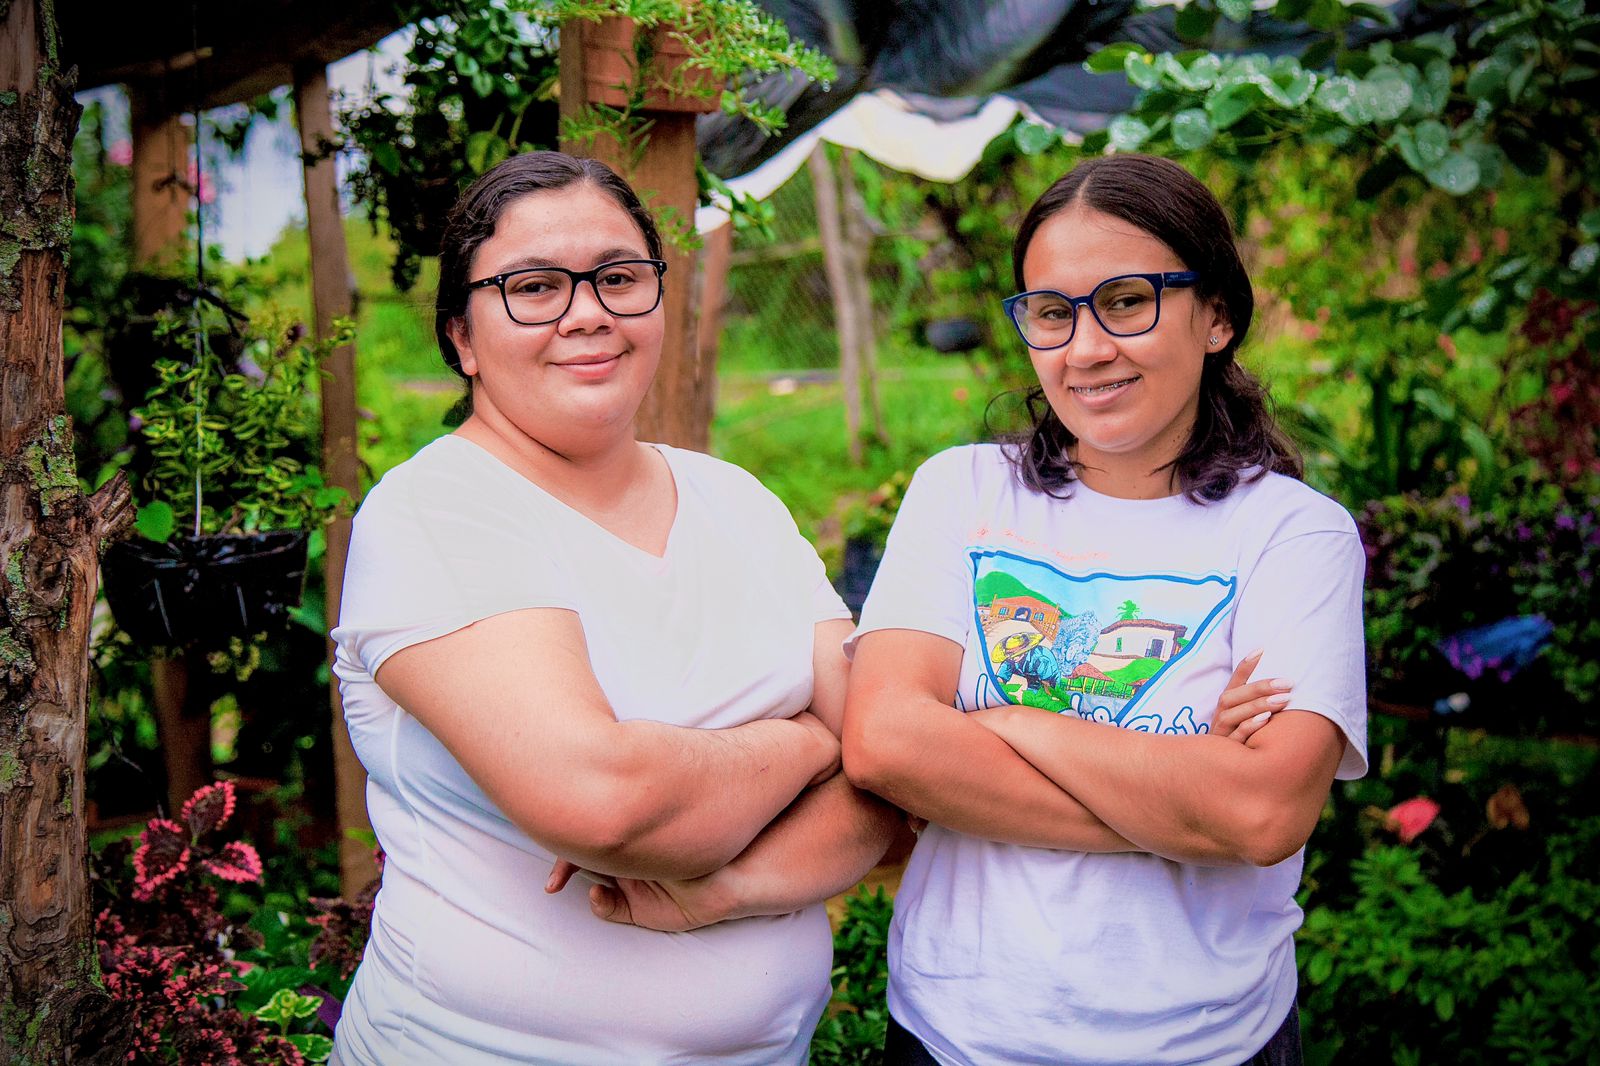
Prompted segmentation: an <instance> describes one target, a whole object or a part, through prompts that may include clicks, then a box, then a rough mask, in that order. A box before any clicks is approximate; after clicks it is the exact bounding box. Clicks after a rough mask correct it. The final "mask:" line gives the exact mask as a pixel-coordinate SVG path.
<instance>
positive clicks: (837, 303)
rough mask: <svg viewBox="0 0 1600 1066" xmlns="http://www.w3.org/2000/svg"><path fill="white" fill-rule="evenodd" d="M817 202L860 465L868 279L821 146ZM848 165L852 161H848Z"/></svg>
mask: <svg viewBox="0 0 1600 1066" xmlns="http://www.w3.org/2000/svg"><path fill="white" fill-rule="evenodd" d="M806 163H807V165H808V166H809V167H810V169H811V185H812V191H813V193H814V194H815V196H816V202H817V231H818V232H819V233H820V234H821V236H822V264H823V266H824V268H825V269H826V271H827V275H828V288H829V289H830V290H831V291H832V293H833V317H834V328H835V329H836V330H837V331H838V334H839V385H840V387H841V388H842V389H843V390H844V431H845V436H846V439H847V442H848V444H849V447H850V461H851V462H852V463H854V464H856V465H857V466H860V465H861V460H862V455H861V347H862V343H861V342H862V326H863V323H862V322H861V321H860V315H861V301H860V300H858V299H857V298H856V293H855V288H856V287H857V286H859V285H862V284H864V283H865V281H866V279H865V278H862V277H859V276H856V275H855V273H854V269H855V264H856V260H857V258H858V257H857V255H856V254H855V253H854V252H853V251H852V250H851V249H850V247H849V242H848V241H847V240H846V235H845V228H844V223H843V220H842V219H841V217H840V209H839V186H838V182H837V179H836V178H835V177H834V174H833V166H832V164H831V163H829V162H828V146H827V145H825V144H823V143H822V142H821V141H819V142H817V146H816V147H815V148H813V149H812V150H811V156H810V158H808V159H807V160H806ZM846 163H847V164H848V160H847V161H846Z"/></svg>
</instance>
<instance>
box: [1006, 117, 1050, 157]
mask: <svg viewBox="0 0 1600 1066" xmlns="http://www.w3.org/2000/svg"><path fill="white" fill-rule="evenodd" d="M1014 136H1015V137H1016V141H1017V151H1019V152H1021V153H1022V154H1023V155H1038V154H1039V153H1040V152H1047V151H1049V150H1050V149H1051V148H1052V147H1054V146H1055V145H1057V144H1059V143H1060V141H1061V135H1060V134H1059V133H1057V132H1056V131H1055V128H1054V127H1052V126H1046V125H1045V124H1044V123H1042V122H1024V123H1023V124H1022V125H1020V126H1018V127H1017V130H1016V133H1015V134H1014Z"/></svg>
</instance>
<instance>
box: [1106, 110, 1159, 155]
mask: <svg viewBox="0 0 1600 1066" xmlns="http://www.w3.org/2000/svg"><path fill="white" fill-rule="evenodd" d="M1106 132H1107V133H1109V134H1110V135H1111V148H1112V150H1114V151H1118V152H1133V151H1137V150H1138V149H1139V146H1140V145H1142V144H1144V142H1145V141H1147V140H1149V139H1150V127H1149V126H1147V125H1146V124H1145V123H1144V122H1143V121H1141V120H1139V119H1136V118H1134V117H1132V116H1131V115H1118V116H1117V117H1116V118H1114V119H1112V120H1111V124H1110V125H1109V126H1108V127H1106Z"/></svg>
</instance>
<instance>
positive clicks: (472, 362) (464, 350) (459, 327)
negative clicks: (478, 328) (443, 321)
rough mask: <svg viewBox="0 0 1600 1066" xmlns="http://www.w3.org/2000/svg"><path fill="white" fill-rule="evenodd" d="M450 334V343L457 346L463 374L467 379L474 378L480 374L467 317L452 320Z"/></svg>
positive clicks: (448, 330)
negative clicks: (473, 351) (473, 352)
mask: <svg viewBox="0 0 1600 1066" xmlns="http://www.w3.org/2000/svg"><path fill="white" fill-rule="evenodd" d="M447 332H448V333H449V334H450V343H451V344H454V345H455V346H456V355H457V356H459V357H460V359H461V372H462V373H463V374H465V375H466V376H467V377H469V378H470V377H472V376H474V375H475V374H477V372H478V360H477V359H476V358H475V357H474V356H473V354H472V333H471V331H470V330H468V329H467V319H466V316H465V315H461V316H458V317H456V318H452V319H451V320H450V325H449V326H448V327H447Z"/></svg>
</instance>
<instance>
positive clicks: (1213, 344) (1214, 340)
mask: <svg viewBox="0 0 1600 1066" xmlns="http://www.w3.org/2000/svg"><path fill="white" fill-rule="evenodd" d="M1216 346H1217V338H1215V337H1212V338H1211V347H1213V348H1215V347H1216Z"/></svg>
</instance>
